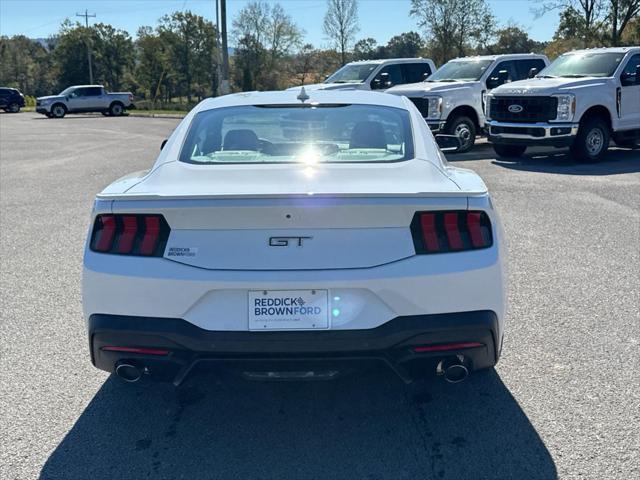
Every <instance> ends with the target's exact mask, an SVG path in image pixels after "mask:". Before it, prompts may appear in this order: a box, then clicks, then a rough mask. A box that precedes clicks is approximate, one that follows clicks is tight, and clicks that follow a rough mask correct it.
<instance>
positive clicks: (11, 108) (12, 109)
mask: <svg viewBox="0 0 640 480" xmlns="http://www.w3.org/2000/svg"><path fill="white" fill-rule="evenodd" d="M7 111H8V112H9V113H18V112H19V111H20V105H18V104H17V103H16V102H13V103H10V104H9V108H8V109H7Z"/></svg>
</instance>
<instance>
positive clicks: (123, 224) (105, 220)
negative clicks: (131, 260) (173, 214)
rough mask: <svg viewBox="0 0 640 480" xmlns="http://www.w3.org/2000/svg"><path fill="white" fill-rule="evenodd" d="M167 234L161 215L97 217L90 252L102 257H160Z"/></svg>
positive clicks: (167, 229)
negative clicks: (113, 255)
mask: <svg viewBox="0 0 640 480" xmlns="http://www.w3.org/2000/svg"><path fill="white" fill-rule="evenodd" d="M170 232H171V229H170V228H169V225H168V224H167V221H166V220H165V219H164V217H163V216H162V215H144V214H135V215H134V214H122V215H120V214H118V215H98V216H97V217H96V220H95V222H94V224H93V231H92V232H91V244H90V248H91V250H93V251H94V252H101V253H116V254H120V255H142V256H147V257H152V256H153V257H161V256H162V255H163V254H164V248H165V246H166V244H167V239H168V238H169V233H170Z"/></svg>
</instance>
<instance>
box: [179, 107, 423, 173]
mask: <svg viewBox="0 0 640 480" xmlns="http://www.w3.org/2000/svg"><path fill="white" fill-rule="evenodd" d="M410 122H411V120H410V117H409V112H408V111H407V110H403V109H399V108H392V107H384V106H377V105H342V104H340V105H309V104H301V105H299V106H298V105H266V106H263V105H260V106H252V105H248V106H238V107H226V108H217V109H213V110H207V111H204V112H200V113H198V114H197V115H196V116H195V118H194V119H193V122H192V124H191V126H190V127H189V133H188V134H187V138H186V140H185V143H184V145H183V147H182V151H181V153H180V160H181V161H183V162H188V163H196V164H227V163H291V162H301V163H316V162H345V163H352V162H397V161H402V160H408V159H410V158H412V157H413V138H412V135H411V123H410Z"/></svg>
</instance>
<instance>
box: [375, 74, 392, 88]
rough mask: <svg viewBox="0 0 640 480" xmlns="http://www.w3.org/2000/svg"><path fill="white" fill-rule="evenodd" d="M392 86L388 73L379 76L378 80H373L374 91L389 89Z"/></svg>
mask: <svg viewBox="0 0 640 480" xmlns="http://www.w3.org/2000/svg"><path fill="white" fill-rule="evenodd" d="M391 86H392V85H391V81H390V80H389V74H388V73H381V74H380V75H378V76H377V77H376V78H374V79H373V82H371V89H372V90H382V89H384V88H389V87H391Z"/></svg>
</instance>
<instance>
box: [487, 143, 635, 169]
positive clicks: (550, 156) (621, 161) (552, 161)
mask: <svg viewBox="0 0 640 480" xmlns="http://www.w3.org/2000/svg"><path fill="white" fill-rule="evenodd" d="M492 163H493V164H494V165H498V166H500V167H504V168H509V169H512V170H521V171H527V172H541V173H557V174H561V175H620V174H624V173H634V172H640V150H622V149H616V150H610V151H609V152H607V153H606V155H605V157H604V158H603V159H602V161H600V162H597V163H580V162H576V161H575V160H573V159H572V158H571V156H570V155H569V153H568V152H567V151H566V150H565V151H559V152H558V151H555V152H541V153H533V154H528V153H527V154H526V155H525V156H524V157H521V158H513V159H505V158H500V159H496V160H494V161H493V162H492Z"/></svg>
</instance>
